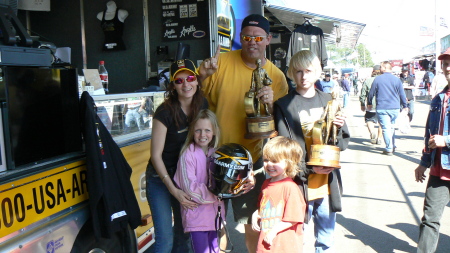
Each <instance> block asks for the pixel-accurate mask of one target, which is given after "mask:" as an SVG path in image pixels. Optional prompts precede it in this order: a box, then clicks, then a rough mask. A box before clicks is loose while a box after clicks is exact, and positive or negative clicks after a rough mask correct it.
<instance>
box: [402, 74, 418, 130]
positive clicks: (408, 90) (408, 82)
mask: <svg viewBox="0 0 450 253" xmlns="http://www.w3.org/2000/svg"><path fill="white" fill-rule="evenodd" d="M400 81H402V83H403V89H404V91H405V95H406V100H407V101H408V117H409V121H410V122H411V120H412V118H413V115H414V95H413V90H414V87H415V85H414V77H413V76H411V75H410V74H409V70H408V68H407V67H406V68H403V69H402V74H401V75H400Z"/></svg>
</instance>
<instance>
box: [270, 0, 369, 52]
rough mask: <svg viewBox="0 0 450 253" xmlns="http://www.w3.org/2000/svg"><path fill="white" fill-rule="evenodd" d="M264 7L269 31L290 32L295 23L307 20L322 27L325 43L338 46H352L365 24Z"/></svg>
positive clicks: (274, 7) (288, 9)
mask: <svg viewBox="0 0 450 253" xmlns="http://www.w3.org/2000/svg"><path fill="white" fill-rule="evenodd" d="M264 8H265V10H264V15H265V17H266V18H268V19H269V21H270V22H271V28H270V31H271V32H275V33H286V32H288V33H290V32H292V31H293V30H294V29H295V27H296V25H301V24H303V23H304V22H305V21H306V20H308V21H309V22H310V23H311V24H312V25H314V26H317V27H319V28H321V29H322V31H323V34H324V40H325V43H326V44H333V45H337V46H338V47H348V48H354V47H355V46H356V44H357V42H358V39H359V36H360V35H361V33H362V30H363V29H364V27H365V26H366V25H365V24H362V23H357V22H353V21H348V20H344V19H339V18H333V17H328V16H324V15H320V14H315V13H311V12H306V11H301V10H296V9H291V8H287V7H283V6H278V5H273V4H267V3H266V4H265V6H264Z"/></svg>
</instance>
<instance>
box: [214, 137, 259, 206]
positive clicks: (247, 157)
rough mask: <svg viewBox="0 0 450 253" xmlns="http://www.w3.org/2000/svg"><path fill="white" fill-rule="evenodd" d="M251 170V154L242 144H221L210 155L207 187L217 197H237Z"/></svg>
mask: <svg viewBox="0 0 450 253" xmlns="http://www.w3.org/2000/svg"><path fill="white" fill-rule="evenodd" d="M252 170H253V162H252V156H251V154H250V152H249V151H248V150H247V149H246V148H245V147H244V146H242V145H239V144H236V143H226V144H223V145H222V146H220V147H219V149H217V150H216V152H215V153H214V154H213V157H211V160H210V163H209V174H208V175H209V179H208V189H209V190H210V191H211V192H212V193H214V194H215V195H217V196H218V197H219V198H233V197H237V196H239V195H241V194H242V193H243V191H242V188H243V186H244V182H245V180H246V179H247V176H248V175H250V172H251V171H252Z"/></svg>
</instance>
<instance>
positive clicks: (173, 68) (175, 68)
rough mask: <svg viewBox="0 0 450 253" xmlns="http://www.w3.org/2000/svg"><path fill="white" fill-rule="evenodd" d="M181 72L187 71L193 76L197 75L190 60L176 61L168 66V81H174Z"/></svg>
mask: <svg viewBox="0 0 450 253" xmlns="http://www.w3.org/2000/svg"><path fill="white" fill-rule="evenodd" d="M183 70H187V71H190V72H192V74H194V75H198V72H197V68H196V67H195V64H194V63H193V62H192V61H191V60H188V59H183V60H178V61H175V62H174V63H172V65H170V81H171V82H172V81H173V80H174V79H175V75H176V74H177V73H178V72H180V71H183Z"/></svg>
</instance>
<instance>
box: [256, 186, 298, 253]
mask: <svg viewBox="0 0 450 253" xmlns="http://www.w3.org/2000/svg"><path fill="white" fill-rule="evenodd" d="M259 200H260V201H259V214H260V216H261V233H260V234H259V240H258V246H257V249H256V252H257V253H263V252H276V253H283V252H286V253H288V252H289V253H290V252H293V249H295V252H302V249H303V221H304V219H305V211H306V203H305V199H304V197H303V196H302V193H301V191H300V189H299V187H298V185H297V184H296V183H294V181H293V180H292V179H291V178H289V177H288V178H285V179H282V180H280V181H276V182H270V178H269V179H267V180H266V181H264V183H263V185H262V188H261V193H260V195H259ZM280 221H284V222H296V224H295V225H293V226H291V227H289V228H288V229H285V230H283V231H281V232H279V233H278V234H277V236H276V237H275V238H274V239H273V241H272V245H269V244H267V243H266V242H264V237H265V236H266V233H268V232H269V231H270V229H272V228H273V227H274V225H275V224H277V223H278V222H280Z"/></svg>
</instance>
